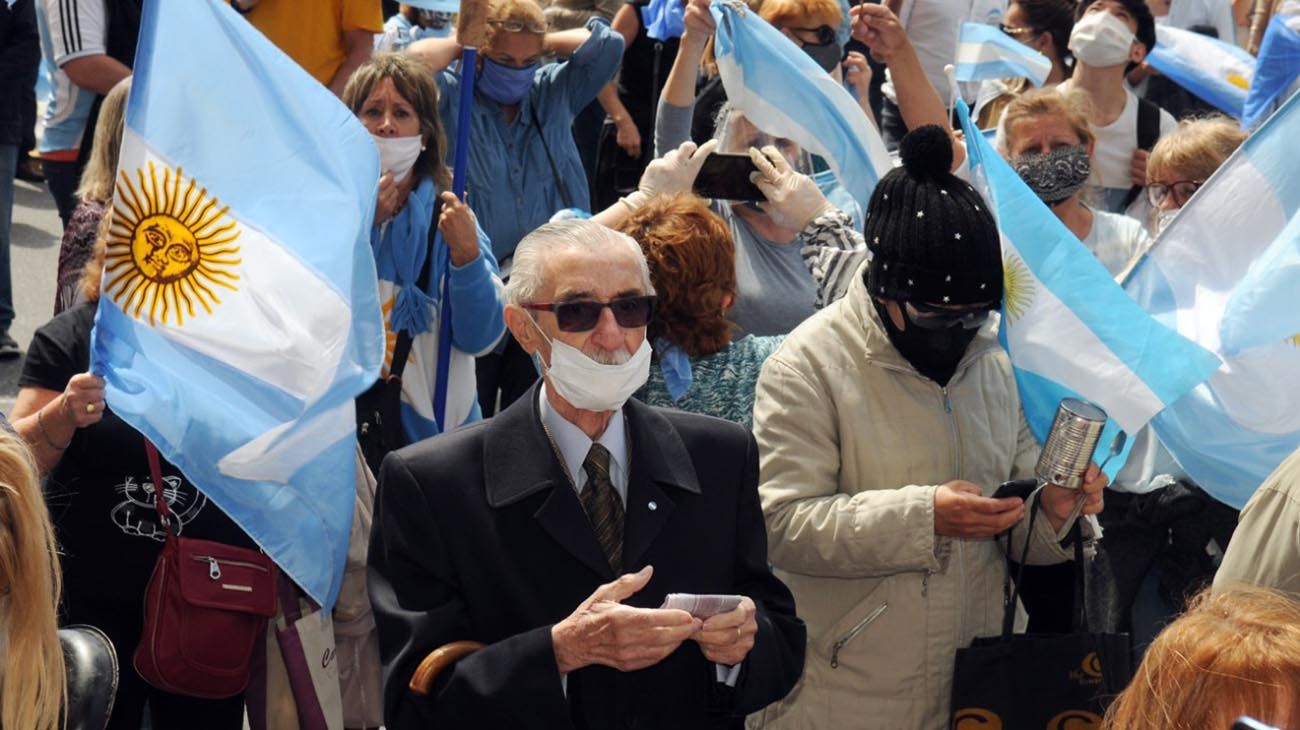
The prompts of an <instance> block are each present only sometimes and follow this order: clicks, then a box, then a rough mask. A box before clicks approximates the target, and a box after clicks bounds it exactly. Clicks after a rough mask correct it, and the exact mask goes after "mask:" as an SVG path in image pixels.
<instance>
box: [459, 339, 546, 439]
mask: <svg viewBox="0 0 1300 730" xmlns="http://www.w3.org/2000/svg"><path fill="white" fill-rule="evenodd" d="M474 374H475V377H476V378H477V379H478V404H479V408H481V409H482V411H483V417H484V418H488V417H489V416H493V415H495V414H496V413H497V412H498V411H499V410H501V409H503V408H505V407H506V406H509V405H510V404H511V403H514V402H515V401H516V400H518V399H519V396H521V395H523V394H524V393H527V392H528V389H529V388H531V387H533V383H535V382H537V368H535V367H533V359H532V358H531V357H530V356H529V355H528V353H526V352H524V349H523V348H522V347H520V346H519V343H518V342H515V338H514V337H513V336H512V335H511V334H510V333H509V332H506V336H505V347H504V348H503V349H502V350H501V351H500V352H493V353H489V354H487V355H484V356H482V357H480V358H478V360H477V361H476V362H475V365H474Z"/></svg>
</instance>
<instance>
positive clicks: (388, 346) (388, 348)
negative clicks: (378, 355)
mask: <svg viewBox="0 0 1300 730" xmlns="http://www.w3.org/2000/svg"><path fill="white" fill-rule="evenodd" d="M395 301H397V297H395V296H393V297H389V298H388V301H386V302H384V303H383V304H382V305H380V307H379V311H380V314H381V315H382V316H383V318H384V368H383V374H384V375H388V372H389V370H391V369H392V367H393V351H394V350H396V349H397V333H396V332H394V331H393V326H392V324H390V319H391V317H392V314H393V302H395Z"/></svg>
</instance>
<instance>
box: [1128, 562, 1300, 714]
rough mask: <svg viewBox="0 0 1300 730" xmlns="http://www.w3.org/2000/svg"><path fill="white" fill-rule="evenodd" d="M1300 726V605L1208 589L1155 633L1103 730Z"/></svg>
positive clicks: (1275, 596)
mask: <svg viewBox="0 0 1300 730" xmlns="http://www.w3.org/2000/svg"><path fill="white" fill-rule="evenodd" d="M1242 715H1248V716H1250V717H1252V718H1255V719H1256V720H1259V721H1261V722H1264V723H1266V724H1268V725H1274V726H1277V727H1284V728H1295V727H1300V605H1297V604H1296V603H1294V602H1293V601H1292V600H1291V599H1290V598H1288V597H1287V596H1285V595H1284V594H1281V593H1278V592H1276V591H1272V590H1268V589H1265V588H1256V587H1250V586H1244V585H1243V586H1234V587H1232V588H1231V589H1229V590H1225V591H1222V592H1217V591H1216V592H1210V591H1205V592H1203V593H1201V594H1200V595H1198V596H1197V597H1196V598H1194V599H1192V602H1191V604H1190V606H1189V607H1188V609H1187V611H1186V612H1185V613H1184V614H1183V615H1182V616H1180V617H1178V619H1177V620H1175V621H1174V622H1173V623H1171V624H1169V626H1167V627H1165V629H1164V631H1161V632H1160V635H1159V636H1157V637H1156V639H1155V641H1154V642H1152V644H1151V646H1150V647H1148V648H1147V650H1146V655H1145V656H1144V657H1143V658H1142V664H1141V665H1139V666H1138V669H1137V674H1136V675H1135V676H1134V677H1133V681H1132V682H1131V683H1130V684H1129V686H1128V688H1127V689H1125V690H1124V691H1123V692H1122V693H1120V695H1119V697H1118V698H1116V700H1115V702H1114V703H1113V704H1112V705H1111V706H1110V709H1109V710H1108V711H1107V712H1106V718H1105V721H1104V723H1103V725H1102V727H1103V729H1104V730H1204V729H1206V728H1216V729H1217V728H1223V729H1224V730H1226V729H1227V728H1229V727H1231V726H1232V723H1233V721H1235V720H1236V719H1237V718H1238V717H1240V716H1242Z"/></svg>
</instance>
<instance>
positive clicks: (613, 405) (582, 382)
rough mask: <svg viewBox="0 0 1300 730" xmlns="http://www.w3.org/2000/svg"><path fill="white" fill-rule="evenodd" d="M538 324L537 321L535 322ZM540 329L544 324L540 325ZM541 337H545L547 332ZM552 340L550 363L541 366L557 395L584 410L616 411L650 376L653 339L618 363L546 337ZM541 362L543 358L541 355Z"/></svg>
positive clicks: (539, 329) (535, 325)
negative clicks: (593, 357)
mask: <svg viewBox="0 0 1300 730" xmlns="http://www.w3.org/2000/svg"><path fill="white" fill-rule="evenodd" d="M533 326H534V327H537V323H536V322H534V323H533ZM537 331H538V332H541V328H540V327H538V329H537ZM542 337H546V335H545V334H543V335H542ZM546 340H547V341H548V342H550V343H551V364H550V367H546V366H541V367H540V370H542V371H543V374H544V375H546V377H547V379H548V382H549V384H550V386H551V387H553V388H555V393H556V395H558V396H560V397H561V398H563V399H564V400H566V401H568V402H569V403H570V404H571V405H573V406H574V407H575V408H581V409H582V410H584V411H597V412H604V411H617V410H618V409H620V408H622V407H623V404H624V403H627V399H628V398H631V397H632V394H633V393H635V392H637V390H639V389H640V388H641V386H643V385H645V382H646V379H648V378H649V377H650V352H651V347H650V340H649V339H644V340H642V341H641V346H640V347H638V348H637V349H636V352H634V353H632V356H631V357H629V358H628V359H627V360H625V361H623V362H621V363H619V364H618V365H605V364H604V363H599V362H596V361H595V360H592V359H591V358H590V357H587V355H586V354H584V353H583V352H582V350H579V349H578V348H576V347H573V346H572V345H566V344H565V343H563V342H560V341H559V340H553V339H551V338H549V337H546ZM538 363H539V365H540V363H541V359H540V358H538Z"/></svg>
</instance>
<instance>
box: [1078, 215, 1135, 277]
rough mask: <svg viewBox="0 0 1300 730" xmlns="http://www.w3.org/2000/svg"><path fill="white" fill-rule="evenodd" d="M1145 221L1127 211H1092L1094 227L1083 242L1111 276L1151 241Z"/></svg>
mask: <svg viewBox="0 0 1300 730" xmlns="http://www.w3.org/2000/svg"><path fill="white" fill-rule="evenodd" d="M1150 240H1151V239H1150V238H1149V237H1148V236H1147V232H1146V229H1145V228H1143V227H1142V223H1141V222H1139V221H1136V220H1134V219H1132V218H1130V217H1128V216H1126V215H1120V214H1118V213H1106V212H1104V211H1100V210H1094V211H1092V230H1090V231H1088V235H1087V237H1085V238H1084V239H1083V245H1084V246H1085V247H1087V249H1088V250H1089V251H1091V252H1092V255H1093V256H1096V257H1097V260H1098V261H1100V262H1101V265H1102V266H1105V267H1106V270H1107V271H1109V272H1110V275H1111V276H1119V274H1120V272H1122V271H1123V270H1124V268H1125V267H1126V266H1128V262H1129V261H1130V260H1132V258H1133V257H1134V256H1136V255H1137V254H1138V253H1139V252H1140V251H1144V250H1146V248H1147V244H1148V243H1149V242H1150Z"/></svg>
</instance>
